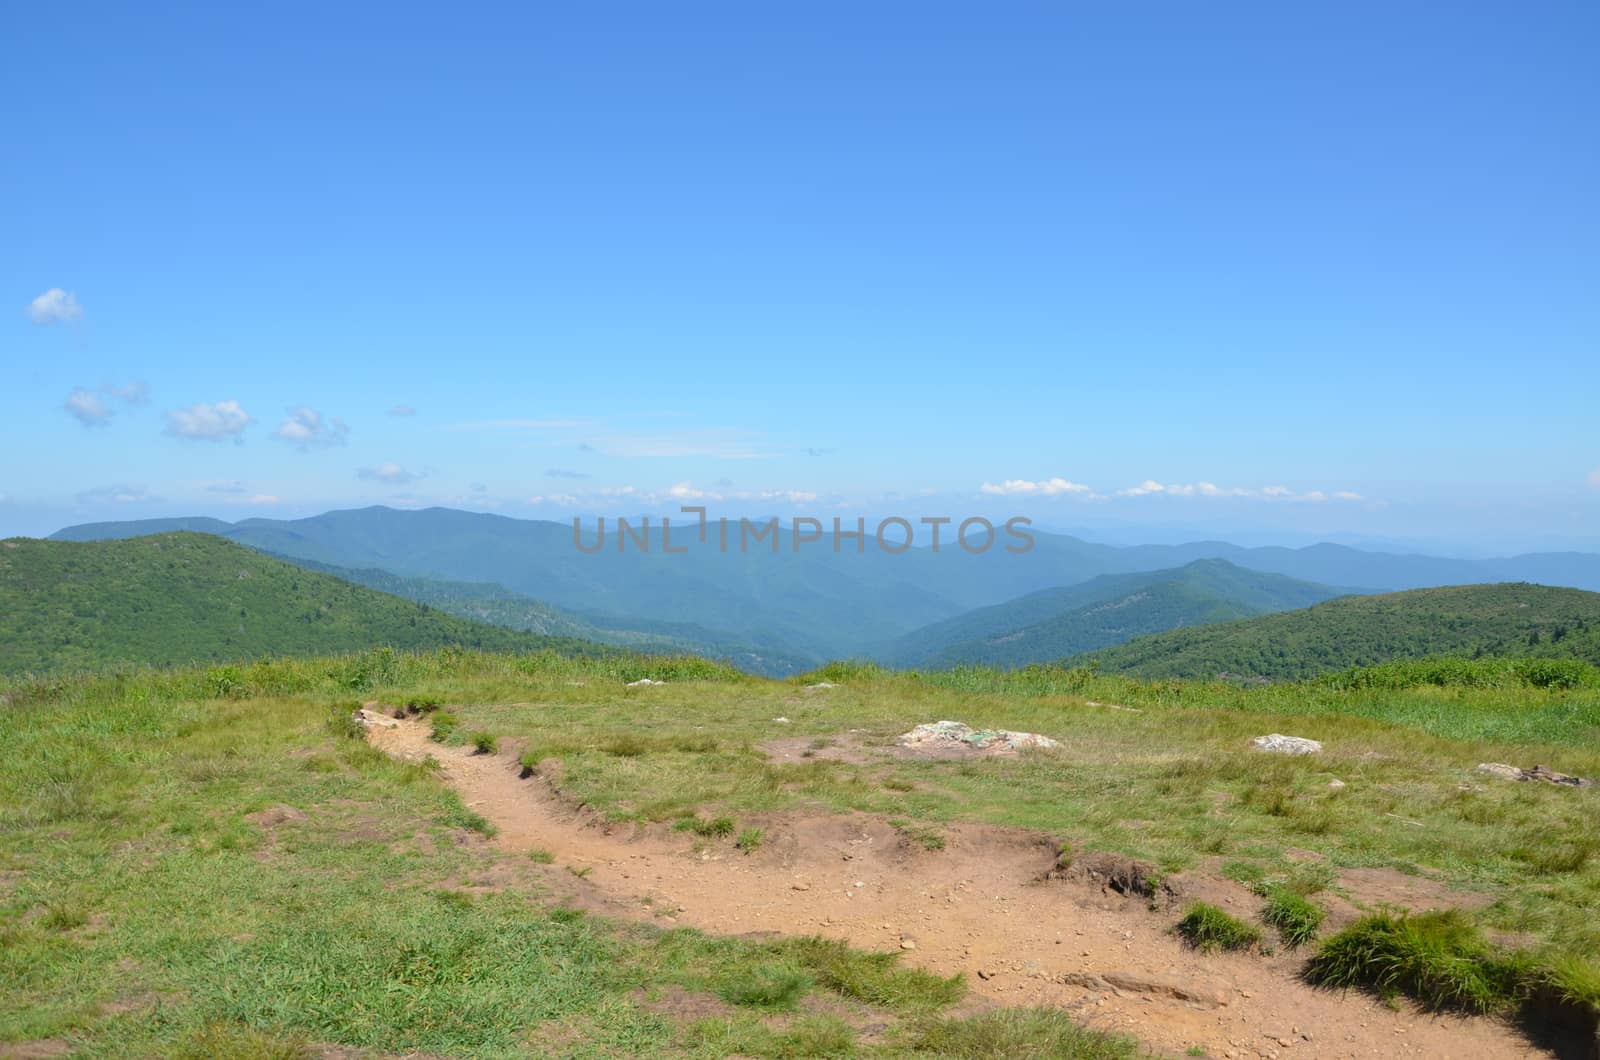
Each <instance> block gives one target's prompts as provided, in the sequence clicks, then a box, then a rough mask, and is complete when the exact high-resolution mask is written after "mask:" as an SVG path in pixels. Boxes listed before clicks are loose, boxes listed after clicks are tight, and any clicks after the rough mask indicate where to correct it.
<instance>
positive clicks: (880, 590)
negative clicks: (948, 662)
mask: <svg viewBox="0 0 1600 1060" xmlns="http://www.w3.org/2000/svg"><path fill="white" fill-rule="evenodd" d="M632 519H633V524H634V525H635V526H637V525H638V518H637V517H632ZM172 523H173V521H172V520H157V521H155V522H154V523H152V522H132V523H99V524H89V525H84V526H75V527H68V528H66V529H64V530H61V531H59V532H58V533H57V534H55V535H53V536H54V537H55V538H58V539H62V540H83V539H98V538H110V537H125V536H131V535H137V534H144V533H150V532H152V530H154V529H169V528H173V527H172ZM866 523H867V540H866V544H865V547H864V548H862V549H861V550H859V551H858V550H857V548H856V543H855V541H854V540H853V539H848V540H841V541H839V542H837V544H838V545H839V546H840V547H839V548H838V551H835V550H834V547H833V546H834V545H835V544H836V542H834V541H833V540H831V538H828V539H824V540H822V541H819V542H814V543H812V544H810V545H808V546H807V547H805V548H802V549H799V550H797V549H796V548H795V547H794V541H793V538H792V537H791V536H790V535H789V533H788V532H787V531H785V532H783V533H782V534H781V535H780V536H779V537H778V539H777V544H778V548H777V550H776V551H774V550H773V549H772V548H771V547H770V543H758V544H756V545H754V546H753V547H751V548H750V549H749V550H748V551H741V550H740V548H739V544H738V538H739V534H738V525H737V521H735V522H734V523H733V524H732V525H731V527H730V529H731V534H730V541H731V544H730V547H729V549H728V550H727V551H725V552H724V551H722V550H721V547H720V542H719V541H718V537H719V535H718V534H717V533H716V531H715V527H714V525H713V527H712V528H711V530H712V532H711V533H709V534H708V535H707V540H706V541H704V542H701V541H699V540H698V537H697V535H696V534H695V533H694V530H693V528H692V526H691V525H689V523H688V522H687V520H686V519H684V518H682V517H678V518H675V519H674V531H675V532H674V547H675V548H677V547H684V548H686V549H687V551H685V552H682V553H674V554H670V555H669V554H665V553H663V552H662V550H661V542H660V527H661V521H660V517H659V516H655V517H652V529H653V531H654V538H653V541H652V548H651V551H650V552H649V553H647V554H645V553H641V552H639V551H637V550H635V549H634V548H632V547H630V548H629V549H628V550H626V551H625V552H619V551H618V549H617V547H616V545H617V536H616V521H615V519H611V520H609V527H608V529H609V531H610V533H609V535H608V538H607V540H606V542H605V547H604V548H602V549H601V550H600V551H598V552H595V553H593V554H589V553H584V552H581V551H580V550H578V549H577V548H575V547H574V545H573V540H572V525H571V524H570V523H555V522H549V521H544V520H529V519H512V518H507V517H506V516H502V515H490V514H484V513H479V512H464V511H455V510H451V509H448V508H428V509H423V510H420V511H397V510H394V509H391V508H383V507H373V508H362V509H356V510H351V511H332V512H325V513H323V514H321V515H317V516H312V517H310V518H306V519H291V520H279V519H246V520H243V521H241V522H238V523H232V524H221V525H220V526H218V525H215V520H206V521H204V522H203V523H196V524H195V525H196V526H202V527H204V528H206V529H209V530H212V531H213V532H215V533H218V534H220V535H222V536H225V537H227V538H228V539H229V540H232V541H237V542H239V543H240V544H243V545H249V546H250V547H252V548H256V549H260V550H262V551H266V552H270V553H273V554H278V555H283V556H291V557H294V558H295V560H296V561H300V560H312V561H316V562H318V563H327V564H333V565H335V566H338V567H344V568H349V569H354V570H360V569H366V568H378V569H381V570H385V571H388V572H390V573H393V574H398V575H402V576H405V577H408V578H428V579H434V580H443V581H452V582H489V583H493V584H497V585H501V586H504V587H505V588H507V589H509V590H511V591H512V592H515V593H520V594H525V595H526V596H529V597H532V598H534V599H537V600H541V601H544V602H546V603H548V604H550V605H553V606H554V607H557V608H560V609H563V610H565V611H567V612H569V613H578V614H580V615H583V616H585V617H587V616H588V615H590V614H594V613H598V614H604V615H611V616H618V617H620V618H622V619H625V620H627V621H628V623H629V625H630V627H634V626H635V625H636V623H639V622H644V623H647V624H651V625H652V626H653V625H654V624H656V623H662V622H667V623H672V624H677V625H685V626H689V627H698V628H701V629H705V630H715V631H726V635H727V636H728V637H729V638H731V639H735V640H737V641H739V642H741V643H746V644H753V645H757V646H758V647H760V648H762V649H768V650H770V649H774V648H777V649H783V650H787V651H789V652H791V653H793V654H794V655H796V656H802V657H809V658H841V657H845V656H850V655H859V654H861V653H864V652H869V651H870V650H871V649H872V647H873V646H874V645H879V644H883V643H885V642H888V641H892V640H893V639H895V638H897V637H900V636H903V635H904V634H907V633H910V632H911V631H912V630H915V629H918V628H920V627H923V626H926V625H928V624H929V623H933V622H939V621H942V620H944V619H949V618H954V617H956V616H958V615H960V614H962V613H963V612H966V611H970V610H972V609H973V608H979V607H989V606H993V605H996V604H1001V603H1004V602H1006V601H1008V600H1013V599H1015V598H1016V597H1019V596H1022V595H1024V594H1026V593H1033V592H1038V591H1041V590H1044V589H1049V588H1053V587H1057V586H1064V585H1075V584H1078V583H1080V582H1085V581H1088V580H1089V579H1091V578H1095V577H1098V576H1100V575H1106V574H1128V573H1134V572H1139V571H1157V570H1168V569H1171V568H1176V567H1181V566H1184V565H1185V564H1188V563H1191V562H1193V561H1195V560H1198V559H1225V560H1227V561H1229V562H1230V563H1234V564H1236V565H1237V566H1240V567H1245V568H1248V569H1251V570H1259V571H1266V572H1270V573H1274V574H1282V575H1284V576H1286V577H1291V578H1298V579H1301V580H1303V581H1311V582H1317V583H1320V584H1323V585H1344V586H1357V585H1358V586H1364V587H1367V588H1370V589H1374V590H1398V589H1413V588H1421V587H1425V586H1431V585H1450V584H1478V583H1483V582H1499V581H1537V582H1540V583H1544V584H1555V585H1572V586H1576V587H1579V588H1588V589H1600V556H1597V555H1580V554H1575V553H1568V554H1559V553H1551V554H1544V555H1530V556H1517V557H1510V558H1507V559H1497V560H1460V559H1448V558H1440V557H1429V556H1413V555H1398V554H1387V553H1376V552H1363V551H1360V550H1357V549H1351V548H1346V547H1344V546H1340V545H1326V544H1325V545H1315V546H1312V547H1310V548H1304V549H1289V548H1241V547H1239V546H1236V545H1230V544H1227V543H1225V542H1218V541H1201V542H1194V543H1190V544H1184V545H1141V546H1136V547H1132V548H1118V547H1113V546H1110V545H1101V544H1095V543H1092V542H1088V541H1081V540H1078V539H1077V538H1073V537H1069V536H1066V535H1060V534H1049V533H1044V532H1042V531H1040V532H1035V533H1034V540H1035V545H1034V547H1033V548H1032V549H1031V550H1030V551H1028V552H1026V553H1024V554H1014V553H1010V552H1007V551H1006V550H1005V548H1004V545H1005V544H1007V543H1009V539H1008V538H1007V537H1006V536H1005V535H1004V533H1000V534H998V535H997V536H998V537H999V542H998V543H997V544H996V546H995V547H993V548H991V549H989V550H988V551H986V552H984V553H983V554H981V555H972V554H969V553H967V552H965V551H963V550H962V549H961V548H960V547H958V546H956V545H955V544H954V542H953V538H954V536H955V535H954V530H953V528H952V527H950V526H946V527H944V533H943V537H942V542H943V547H942V548H941V550H940V551H939V552H937V553H935V552H933V550H932V549H931V548H927V547H915V548H911V549H908V550H906V551H905V552H901V553H896V552H893V551H892V550H890V549H884V548H880V547H878V545H877V543H876V542H875V541H874V540H873V536H874V535H873V528H874V527H875V525H876V523H875V521H873V520H870V519H869V520H867V521H866ZM594 526H595V521H594V519H592V518H589V519H586V520H585V521H584V529H585V531H586V532H592V530H593V528H594ZM854 528H855V522H854V518H841V529H842V530H847V531H853V530H854ZM828 529H829V530H830V531H831V530H832V525H831V521H830V524H829V526H828ZM917 532H918V537H917V541H918V542H919V543H920V544H922V545H926V544H928V543H929V542H930V541H931V532H930V531H929V528H928V527H927V526H921V525H919V527H918V531H917ZM891 540H892V542H895V543H897V542H898V541H899V540H900V536H899V534H897V533H894V532H893V531H891Z"/></svg>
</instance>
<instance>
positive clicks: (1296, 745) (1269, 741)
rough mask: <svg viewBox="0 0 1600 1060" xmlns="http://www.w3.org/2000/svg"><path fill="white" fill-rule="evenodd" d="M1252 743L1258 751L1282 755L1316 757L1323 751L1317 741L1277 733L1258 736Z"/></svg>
mask: <svg viewBox="0 0 1600 1060" xmlns="http://www.w3.org/2000/svg"><path fill="white" fill-rule="evenodd" d="M1250 742H1251V743H1252V744H1254V745H1255V747H1256V750H1258V751H1272V752H1274V753H1276V754H1280V755H1314V754H1318V753H1320V752H1321V750H1322V744H1320V743H1318V742H1317V741H1316V740H1308V739H1306V738H1305V737H1304V736H1285V735H1283V734H1282V733H1277V732H1275V733H1273V734H1272V735H1270V736H1257V737H1256V738H1255V739H1254V740H1251V741H1250Z"/></svg>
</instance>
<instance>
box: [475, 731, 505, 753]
mask: <svg viewBox="0 0 1600 1060" xmlns="http://www.w3.org/2000/svg"><path fill="white" fill-rule="evenodd" d="M472 750H473V753H474V754H480V755H492V754H494V753H495V752H496V751H498V750H500V738H499V737H498V736H496V735H495V734H494V733H492V732H475V733H473V734H472Z"/></svg>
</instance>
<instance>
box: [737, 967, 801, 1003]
mask: <svg viewBox="0 0 1600 1060" xmlns="http://www.w3.org/2000/svg"><path fill="white" fill-rule="evenodd" d="M811 985H812V980H811V976H809V975H807V974H806V973H805V972H803V971H801V970H800V969H798V968H792V967H784V966H774V965H762V966H758V967H755V968H751V969H748V970H746V971H744V972H743V974H741V975H739V976H738V977H737V978H734V979H731V980H729V981H728V982H725V983H724V984H723V985H722V988H721V989H720V990H718V991H717V994H718V996H719V997H721V998H722V1000H724V1001H726V1002H728V1003H729V1004H730V1005H746V1006H750V1007H753V1008H765V1009H792V1008H794V1006H795V1003H796V1002H798V1001H799V1000H800V998H801V997H802V996H803V995H804V994H805V992H806V991H807V990H810V989H811Z"/></svg>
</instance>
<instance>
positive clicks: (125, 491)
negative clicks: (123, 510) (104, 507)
mask: <svg viewBox="0 0 1600 1060" xmlns="http://www.w3.org/2000/svg"><path fill="white" fill-rule="evenodd" d="M160 499H161V498H160V497H155V496H152V495H151V494H150V492H149V491H148V490H146V489H145V488H144V487H143V486H130V485H126V484H124V483H118V484H116V485H111V486H96V487H95V488H94V489H88V490H84V491H83V492H82V493H80V494H78V503H79V504H143V503H145V502H146V501H159V500H160Z"/></svg>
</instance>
